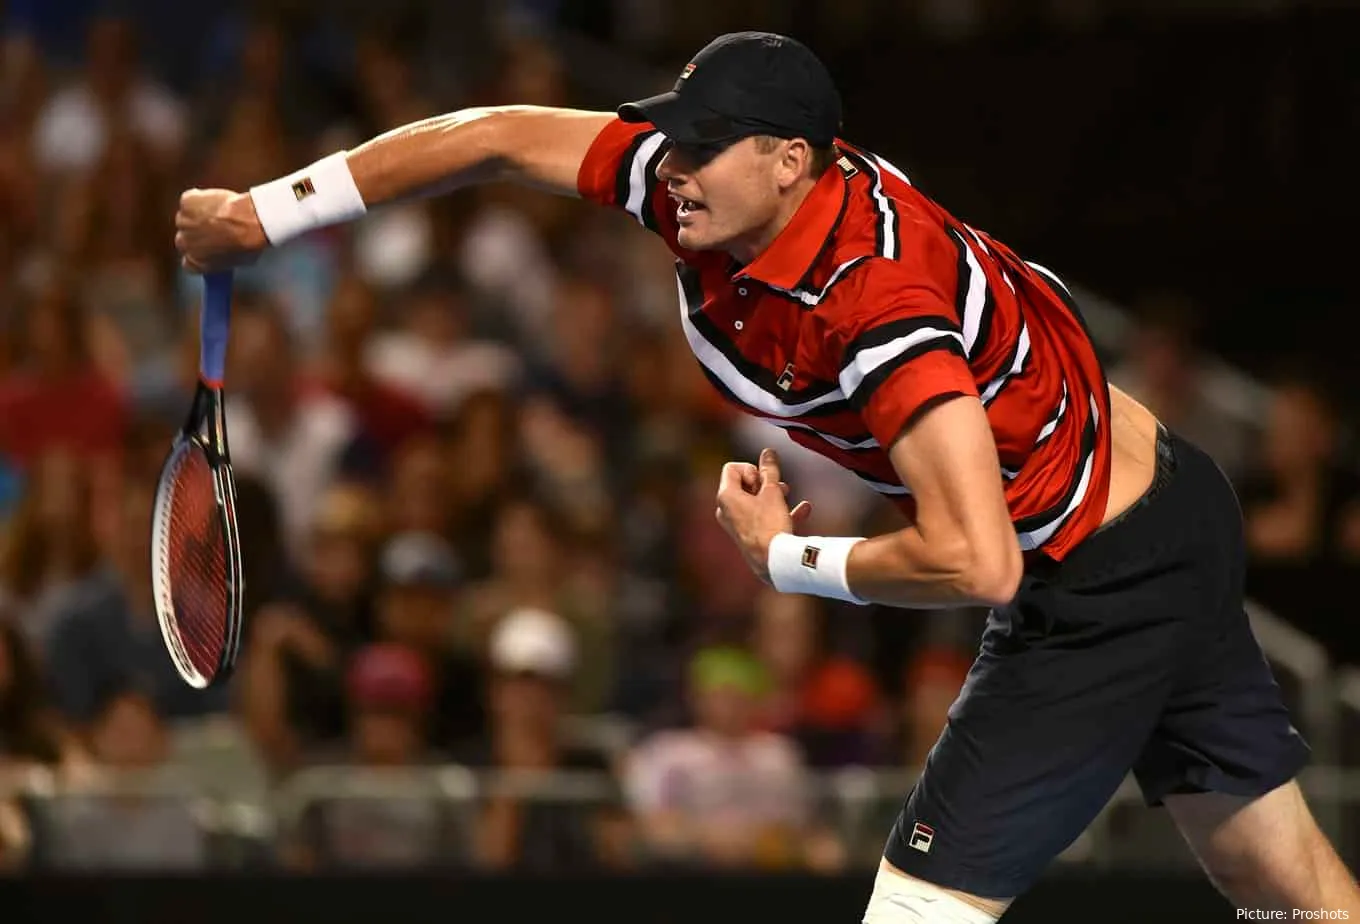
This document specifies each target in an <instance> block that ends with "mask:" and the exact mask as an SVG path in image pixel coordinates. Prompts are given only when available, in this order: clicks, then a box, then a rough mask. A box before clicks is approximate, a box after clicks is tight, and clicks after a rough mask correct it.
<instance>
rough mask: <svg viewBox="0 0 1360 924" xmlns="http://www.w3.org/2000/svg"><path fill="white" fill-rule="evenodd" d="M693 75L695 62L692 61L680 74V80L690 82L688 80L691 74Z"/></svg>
mask: <svg viewBox="0 0 1360 924" xmlns="http://www.w3.org/2000/svg"><path fill="white" fill-rule="evenodd" d="M693 73H694V62H693V61H691V62H689V63H688V64H686V65H685V69H684V70H683V71H681V72H680V79H681V80H688V79H689V75H690V74H693Z"/></svg>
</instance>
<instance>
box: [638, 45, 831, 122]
mask: <svg viewBox="0 0 1360 924" xmlns="http://www.w3.org/2000/svg"><path fill="white" fill-rule="evenodd" d="M618 114H619V118H620V119H622V120H623V121H625V122H651V123H652V124H653V125H655V126H656V127H657V128H658V129H659V130H660V131H661V133H662V134H664V135H665V136H666V137H668V138H670V139H671V140H672V141H674V142H676V143H678V144H694V145H713V144H723V143H728V142H732V141H737V140H739V139H741V138H745V137H747V136H750V135H773V136H774V137H776V138H806V139H807V140H808V141H809V142H810V143H811V144H813V145H816V146H817V147H828V146H830V145H831V144H832V142H834V141H835V140H836V133H837V131H839V129H840V125H841V96H840V93H839V92H838V91H837V90H836V84H835V82H834V81H833V80H832V79H831V74H830V72H829V71H827V69H826V66H825V65H824V64H822V62H821V61H820V60H819V59H818V58H817V56H816V55H815V54H813V53H812V51H811V49H809V48H808V47H807V46H806V45H804V44H802V43H801V42H799V41H797V40H796V39H791V38H789V37H788V36H786V35H776V34H774V33H772V32H732V33H728V34H727V35H720V36H718V37H717V38H716V39H714V40H713V41H711V42H709V43H708V44H707V45H706V46H704V48H703V50H702V51H700V52H699V53H698V54H697V55H695V56H694V60H692V61H690V62H689V64H686V65H685V68H684V70H682V71H681V72H680V78H679V79H678V80H676V82H675V87H674V89H672V90H670V91H668V92H666V93H661V94H659V95H657V96H652V97H649V98H647V99H643V100H638V101H637V102H633V103H625V104H623V105H622V106H620V107H619V110H618Z"/></svg>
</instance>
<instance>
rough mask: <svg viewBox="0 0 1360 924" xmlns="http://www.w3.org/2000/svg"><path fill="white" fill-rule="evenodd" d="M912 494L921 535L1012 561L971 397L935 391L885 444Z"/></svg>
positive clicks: (1009, 535)
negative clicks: (896, 434)
mask: <svg viewBox="0 0 1360 924" xmlns="http://www.w3.org/2000/svg"><path fill="white" fill-rule="evenodd" d="M888 456H889V458H890V459H891V460H892V464H893V468H894V469H895V470H896V472H897V474H898V477H900V478H901V479H902V483H903V484H906V485H908V486H910V488H911V492H912V496H913V498H915V500H916V528H917V529H918V530H920V532H921V535H922V537H923V538H925V539H926V541H930V540H931V539H932V538H933V537H939V538H940V539H941V540H942V541H944V542H950V543H963V544H964V545H966V547H967V548H968V549H969V550H970V554H971V556H972V557H973V558H974V559H975V560H977V561H979V562H986V563H990V564H992V565H995V566H996V567H998V568H1011V567H1018V556H1019V549H1020V547H1019V544H1018V542H1017V541H1016V538H1015V528H1014V526H1013V525H1012V523H1011V518H1010V511H1009V508H1008V507H1007V504H1006V496H1005V492H1004V490H1003V488H1002V483H1003V482H1002V478H1001V465H1000V462H999V461H998V459H997V453H996V443H995V441H994V440H993V438H992V429H991V425H990V423H989V422H988V420H987V412H986V410H985V409H984V408H983V406H982V402H981V401H980V400H979V399H978V398H977V397H976V396H974V395H966V394H958V393H955V394H952V395H945V396H941V397H939V398H937V399H935V400H933V401H931V402H928V403H927V405H926V406H924V407H923V408H921V409H920V411H919V412H918V413H917V414H916V415H915V417H914V419H913V420H912V422H911V423H910V424H909V425H908V426H907V427H906V428H905V429H904V430H903V431H902V432H901V434H900V435H899V436H898V437H897V439H896V440H895V441H894V442H893V443H892V445H891V448H890V449H889V450H888Z"/></svg>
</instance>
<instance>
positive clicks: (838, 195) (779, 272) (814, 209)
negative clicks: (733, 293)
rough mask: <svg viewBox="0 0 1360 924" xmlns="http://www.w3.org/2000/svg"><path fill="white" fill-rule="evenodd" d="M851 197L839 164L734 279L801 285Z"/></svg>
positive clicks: (780, 286) (786, 286) (775, 285)
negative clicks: (769, 242) (767, 244)
mask: <svg viewBox="0 0 1360 924" xmlns="http://www.w3.org/2000/svg"><path fill="white" fill-rule="evenodd" d="M849 199H850V185H849V184H848V183H847V182H846V179H845V174H844V173H843V172H842V171H840V170H838V169H836V168H835V167H832V168H831V169H830V170H827V171H826V172H825V173H823V174H822V176H821V179H819V180H818V181H817V183H816V185H815V186H813V187H812V189H811V190H810V191H809V192H808V194H807V197H806V198H805V199H803V201H802V203H800V204H799V206H798V210H797V211H796V212H794V213H793V217H792V218H790V219H789V223H788V224H787V225H785V226H784V230H782V231H780V232H779V234H778V236H776V237H775V239H774V241H773V242H772V243H771V244H770V246H769V247H766V248H765V249H764V250H763V251H762V252H761V254H760V256H758V257H756V258H755V259H754V260H752V261H751V262H750V263H748V264H747V265H746V266H744V267H742V268H741V269H739V270H737V271H736V273H735V274H734V275H733V277H732V279H733V281H734V282H735V281H737V280H741V279H754V280H756V281H757V282H763V283H765V284H766V285H768V286H772V287H773V288H776V289H783V290H785V291H792V290H793V289H796V288H798V287H799V285H800V284H801V283H803V282H804V281H805V280H806V279H807V277H808V276H809V275H810V274H811V272H812V269H813V267H814V266H816V265H817V260H818V259H819V258H820V257H821V256H822V253H823V252H824V251H825V250H826V247H827V245H828V244H829V243H830V242H831V238H832V236H834V235H835V233H836V229H837V228H838V227H839V226H840V223H841V217H842V216H843V215H844V214H845V206H846V203H847V202H849Z"/></svg>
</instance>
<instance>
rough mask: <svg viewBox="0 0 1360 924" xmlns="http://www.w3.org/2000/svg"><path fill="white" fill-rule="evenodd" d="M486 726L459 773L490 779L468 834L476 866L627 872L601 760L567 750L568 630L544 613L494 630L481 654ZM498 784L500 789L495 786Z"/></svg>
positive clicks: (523, 613)
mask: <svg viewBox="0 0 1360 924" xmlns="http://www.w3.org/2000/svg"><path fill="white" fill-rule="evenodd" d="M487 659H488V663H489V665H490V668H491V672H492V674H491V678H490V681H489V682H490V695H489V703H490V708H491V724H490V727H489V728H488V729H487V734H486V735H485V737H483V738H482V739H481V740H480V741H479V742H478V743H477V744H475V745H473V746H472V747H470V748H468V749H466V750H464V751H461V752H459V753H458V755H457V756H458V757H459V759H460V761H461V762H462V763H465V764H467V765H468V766H470V767H474V768H477V769H479V770H482V771H490V772H495V773H496V774H498V775H497V776H495V777H491V778H489V779H490V781H491V784H492V785H493V787H495V788H493V790H492V794H491V796H490V798H489V799H488V800H486V801H485V802H484V803H483V807H482V810H481V815H480V818H479V823H478V826H477V832H476V852H477V853H476V855H477V860H478V862H479V863H480V864H481V865H482V866H484V867H486V868H489V869H493V870H511V869H513V870H519V871H540V872H541V871H562V870H570V869H597V868H600V867H617V866H620V865H622V864H623V863H625V862H626V860H627V858H628V855H627V851H626V848H627V844H628V839H629V828H628V825H627V823H626V820H625V819H624V818H623V816H622V814H621V811H620V809H621V804H620V798H619V794H618V792H617V784H616V782H615V781H614V778H613V771H612V768H611V767H610V765H609V763H608V762H607V759H606V756H605V755H604V754H602V753H600V752H599V751H597V750H595V749H592V748H586V747H582V746H575V747H572V746H569V745H568V744H567V742H566V741H565V735H564V730H563V728H562V724H561V723H562V718H563V700H564V696H563V694H564V692H565V691H566V689H567V688H568V687H569V686H570V683H571V679H572V674H573V672H574V671H575V670H576V643H575V640H574V638H573V637H572V632H571V627H570V625H569V624H568V623H567V622H566V620H564V619H563V618H562V617H560V616H558V615H556V614H555V613H552V612H550V611H547V610H541V609H534V608H527V607H521V608H516V609H513V610H511V611H509V612H507V613H506V614H505V615H504V616H503V617H502V618H501V619H500V620H498V621H497V623H496V625H495V627H494V628H493V630H492V632H491V636H490V639H489V643H488V646H487ZM553 772H564V773H567V774H582V773H584V774H588V775H589V776H588V777H587V778H586V782H589V781H591V780H594V781H597V782H599V783H601V784H602V787H603V788H601V787H600V786H598V785H597V786H594V787H587V788H586V789H585V790H584V791H581V790H578V789H573V788H566V789H562V788H559V787H553V786H552V785H550V783H551V781H547V782H546V783H544V784H543V788H538V787H536V786H535V783H536V781H539V782H541V781H543V780H544V777H545V776H546V775H547V774H550V773H553ZM497 784H499V786H498V785H497Z"/></svg>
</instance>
